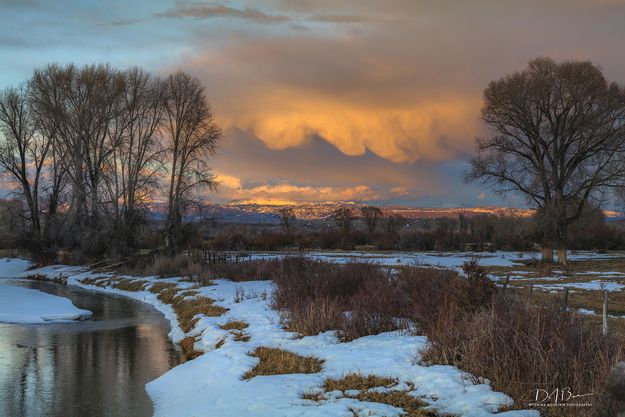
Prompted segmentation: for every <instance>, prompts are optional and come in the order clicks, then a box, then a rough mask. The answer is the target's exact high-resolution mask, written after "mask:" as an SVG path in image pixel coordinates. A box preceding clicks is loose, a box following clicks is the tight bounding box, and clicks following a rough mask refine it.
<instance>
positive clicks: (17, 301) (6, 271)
mask: <svg viewBox="0 0 625 417" xmlns="http://www.w3.org/2000/svg"><path fill="white" fill-rule="evenodd" d="M29 266H30V263H29V262H28V261H24V260H21V259H18V260H8V259H2V260H0V322H4V323H20V324H46V323H50V322H59V321H71V320H78V319H85V318H88V317H90V316H91V312H90V311H87V310H81V309H79V308H76V307H75V306H74V305H73V304H72V302H71V301H70V300H68V299H67V298H63V297H58V296H56V295H51V294H47V293H44V292H41V291H38V290H33V289H29V288H23V287H16V286H13V285H9V284H8V283H6V278H11V277H13V278H14V277H19V276H21V275H22V274H23V273H24V271H25V270H26V268H28V267H29ZM3 281H4V282H3Z"/></svg>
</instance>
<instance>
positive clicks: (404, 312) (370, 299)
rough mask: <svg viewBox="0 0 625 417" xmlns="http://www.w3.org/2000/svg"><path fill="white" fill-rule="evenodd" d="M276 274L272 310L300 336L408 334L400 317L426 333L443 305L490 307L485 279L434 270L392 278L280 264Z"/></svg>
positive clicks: (356, 268)
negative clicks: (329, 333)
mask: <svg viewBox="0 0 625 417" xmlns="http://www.w3.org/2000/svg"><path fill="white" fill-rule="evenodd" d="M280 268H281V271H282V272H281V274H280V275H278V276H276V277H275V278H274V282H275V283H276V284H277V289H276V291H275V292H274V294H273V305H274V307H275V308H276V309H278V310H280V311H281V313H282V319H283V323H284V324H285V326H286V327H287V328H288V329H289V330H291V331H294V332H297V333H299V334H301V335H316V334H318V333H320V332H323V331H327V330H336V331H337V333H338V335H339V337H340V338H341V340H343V341H350V340H354V339H357V338H359V337H362V336H367V335H374V334H379V333H381V332H386V331H392V330H407V329H409V328H410V325H409V324H410V323H409V321H408V320H397V318H398V317H400V318H404V319H409V320H412V321H413V322H414V323H416V324H417V325H420V327H422V328H425V327H426V326H428V325H429V323H430V322H431V321H432V320H435V319H436V317H437V315H438V308H439V306H440V305H441V304H444V303H453V304H454V305H457V306H458V308H459V309H461V310H462V311H464V310H466V311H474V310H476V309H478V308H480V307H481V306H483V305H484V304H485V303H488V302H490V299H491V294H492V292H493V291H494V285H493V284H492V283H491V282H490V280H488V278H486V276H485V275H484V274H482V275H480V276H478V277H476V278H475V279H474V280H473V281H470V280H466V279H462V278H460V277H458V274H457V273H455V272H452V271H448V270H441V269H433V268H404V269H402V270H400V271H399V272H398V273H396V274H390V273H389V271H388V270H385V269H383V268H380V266H379V265H375V264H368V263H348V264H346V265H337V264H331V263H324V262H320V261H311V260H306V259H302V258H290V259H284V260H282V265H281V267H280ZM415 300H420V302H418V303H416V302H415ZM345 311H349V312H350V314H349V315H345V314H344V312H345Z"/></svg>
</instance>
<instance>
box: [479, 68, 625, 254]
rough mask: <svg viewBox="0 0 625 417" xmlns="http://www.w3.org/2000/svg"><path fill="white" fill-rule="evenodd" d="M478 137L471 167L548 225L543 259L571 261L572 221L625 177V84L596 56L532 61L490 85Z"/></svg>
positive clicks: (544, 224)
mask: <svg viewBox="0 0 625 417" xmlns="http://www.w3.org/2000/svg"><path fill="white" fill-rule="evenodd" d="M482 119H483V120H484V122H485V123H486V124H487V125H488V127H489V128H490V129H491V131H492V134H491V135H490V136H488V137H486V138H483V139H478V140H477V144H478V151H477V156H476V157H475V158H474V159H473V161H472V169H471V171H470V172H469V173H468V174H467V179H469V180H480V181H482V182H483V183H485V184H489V185H492V186H493V187H494V188H495V189H496V190H497V191H498V192H501V193H509V192H514V193H519V194H521V195H523V196H524V197H526V199H527V201H528V203H529V204H530V205H531V206H532V207H533V208H535V209H536V210H537V212H538V213H539V218H540V219H541V221H542V228H543V230H544V231H545V239H544V244H543V248H544V250H543V260H545V261H549V262H551V261H552V260H553V251H552V248H553V246H554V244H555V246H556V247H557V249H558V259H559V262H561V263H563V264H566V262H567V258H566V241H567V228H568V226H569V225H570V224H571V223H572V222H574V221H576V220H577V219H579V218H580V216H581V215H582V214H583V212H584V208H585V207H586V205H587V204H588V202H589V201H591V200H592V201H593V202H594V204H596V205H597V206H599V205H600V203H601V202H602V199H603V197H604V195H603V191H604V190H605V188H606V187H609V186H615V185H620V184H622V182H623V173H624V172H625V170H624V169H623V168H624V159H623V157H622V156H623V151H624V147H625V141H624V140H623V138H624V137H625V123H624V122H625V90H624V89H623V87H622V86H619V85H617V84H615V83H612V84H609V83H608V82H607V81H606V79H605V78H604V76H603V74H602V72H601V70H600V69H599V68H598V67H597V66H595V65H593V64H592V63H590V62H579V61H573V62H563V63H559V64H558V63H556V62H554V61H553V60H551V59H549V58H539V59H535V60H533V61H531V62H530V63H529V65H528V67H527V68H526V69H525V70H523V71H522V72H515V73H513V74H511V75H507V76H506V77H504V78H502V79H500V80H498V81H493V82H491V83H490V84H489V86H488V87H487V88H486V90H485V91H484V105H483V107H482Z"/></svg>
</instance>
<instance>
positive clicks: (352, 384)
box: [323, 372, 397, 391]
mask: <svg viewBox="0 0 625 417" xmlns="http://www.w3.org/2000/svg"><path fill="white" fill-rule="evenodd" d="M394 385H397V379H395V378H387V377H382V376H377V375H367V376H363V375H361V374H359V373H357V372H350V373H348V374H346V375H345V376H344V377H342V378H338V379H335V378H328V379H326V380H325V381H324V383H323V389H324V390H326V391H348V390H358V391H362V390H368V389H371V388H376V387H386V388H389V387H392V386H394Z"/></svg>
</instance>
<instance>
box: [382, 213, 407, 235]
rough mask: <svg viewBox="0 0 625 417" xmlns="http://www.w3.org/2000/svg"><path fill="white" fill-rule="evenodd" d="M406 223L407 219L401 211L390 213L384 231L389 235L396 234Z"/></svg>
mask: <svg viewBox="0 0 625 417" xmlns="http://www.w3.org/2000/svg"><path fill="white" fill-rule="evenodd" d="M405 223H406V219H404V216H402V215H401V214H399V213H389V214H387V215H386V219H385V222H384V231H385V232H386V234H388V235H395V234H397V232H398V231H399V229H401V228H402V227H403V226H404V224H405Z"/></svg>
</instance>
